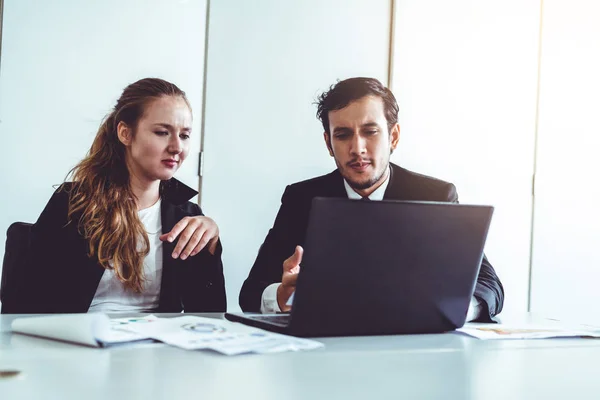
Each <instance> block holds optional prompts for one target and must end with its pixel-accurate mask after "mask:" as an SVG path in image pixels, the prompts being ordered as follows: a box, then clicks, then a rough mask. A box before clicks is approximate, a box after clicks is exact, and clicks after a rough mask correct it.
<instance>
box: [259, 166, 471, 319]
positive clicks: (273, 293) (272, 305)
mask: <svg viewBox="0 0 600 400" xmlns="http://www.w3.org/2000/svg"><path fill="white" fill-rule="evenodd" d="M389 183H390V174H388V176H387V178H386V179H385V181H384V182H383V183H382V184H381V186H379V187H378V188H377V189H375V190H374V191H373V193H371V194H370V195H369V196H368V197H369V200H375V201H380V200H383V195H384V194H385V190H386V189H387V187H388V184H389ZM344 188H345V189H346V194H347V195H348V198H349V199H351V200H359V199H361V198H362V196H361V195H360V194H358V193H356V192H355V191H354V189H352V186H350V185H349V184H348V182H346V180H345V179H344ZM282 273H283V271H282ZM279 285H281V283H280V282H276V283H272V284H270V285H269V286H267V287H266V288H265V290H264V291H263V293H262V299H261V300H262V301H261V303H260V311H261V312H262V313H275V312H280V311H281V308H279V304H278V303H277V288H278V287H279ZM480 313H481V303H480V302H479V300H478V299H476V298H475V296H473V297H472V298H471V302H470V303H469V311H468V312H467V321H472V320H474V319H476V318H477V317H479V314H480Z"/></svg>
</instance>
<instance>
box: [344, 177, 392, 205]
mask: <svg viewBox="0 0 600 400" xmlns="http://www.w3.org/2000/svg"><path fill="white" fill-rule="evenodd" d="M390 175H391V173H388V176H387V178H385V181H383V183H382V184H381V185H380V186H379V187H378V188H377V189H375V191H374V192H373V193H371V194H370V195H369V196H368V197H369V200H375V201H379V200H383V195H384V194H385V190H386V189H387V187H388V184H389V183H390ZM344 188H345V189H346V194H347V195H348V198H349V199H351V200H360V199H362V196H361V195H360V194H358V193H356V192H355V191H354V189H352V187H351V186H350V185H349V184H348V182H346V180H345V179H344Z"/></svg>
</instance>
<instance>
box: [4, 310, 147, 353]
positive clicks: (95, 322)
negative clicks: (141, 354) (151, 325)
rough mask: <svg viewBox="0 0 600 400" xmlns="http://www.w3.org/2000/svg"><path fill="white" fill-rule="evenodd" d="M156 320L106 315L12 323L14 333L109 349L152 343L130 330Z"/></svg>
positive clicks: (25, 320) (63, 317)
mask: <svg viewBox="0 0 600 400" xmlns="http://www.w3.org/2000/svg"><path fill="white" fill-rule="evenodd" d="M156 319H157V318H156V317H154V316H149V317H145V318H122V319H116V320H111V319H110V318H108V316H106V315H105V314H94V313H92V314H66V315H59V314H57V315H48V316H43V317H25V318H17V319H15V320H14V321H13V322H12V331H13V332H18V333H25V334H28V335H34V336H42V337H47V338H51V339H58V340H63V341H66V342H73V343H79V344H84V345H87V346H93V347H106V346H111V345H116V344H122V343H128V342H135V341H142V340H149V338H148V337H147V336H143V335H140V334H139V333H136V332H133V331H131V330H127V329H126V327H127V326H129V325H131V324H133V323H137V322H138V321H145V322H149V321H152V320H156Z"/></svg>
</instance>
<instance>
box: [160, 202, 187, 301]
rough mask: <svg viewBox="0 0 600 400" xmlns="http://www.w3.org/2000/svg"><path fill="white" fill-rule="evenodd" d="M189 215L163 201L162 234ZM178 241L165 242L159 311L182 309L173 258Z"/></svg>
mask: <svg viewBox="0 0 600 400" xmlns="http://www.w3.org/2000/svg"><path fill="white" fill-rule="evenodd" d="M186 215H187V214H186V213H185V212H184V211H183V210H182V209H181V208H180V207H178V206H176V205H175V204H173V203H171V202H169V201H167V200H163V201H162V204H161V218H160V219H161V224H162V233H167V232H170V231H171V229H173V227H174V226H175V224H176V223H177V222H179V221H180V220H181V219H182V218H183V217H185V216H186ZM176 244H177V239H175V240H174V241H173V242H172V243H169V242H163V251H162V252H163V272H162V282H161V286H160V301H159V310H176V309H181V299H180V298H179V295H178V293H180V291H179V290H178V285H179V283H178V282H177V260H175V259H173V257H171V254H172V253H173V250H174V249H175V245H176Z"/></svg>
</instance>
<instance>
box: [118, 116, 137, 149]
mask: <svg viewBox="0 0 600 400" xmlns="http://www.w3.org/2000/svg"><path fill="white" fill-rule="evenodd" d="M117 136H118V137H119V141H120V142H121V143H123V144H124V145H125V146H129V145H130V144H131V138H132V137H133V135H132V132H131V128H129V126H127V124H126V123H125V122H123V121H120V122H119V124H118V125H117Z"/></svg>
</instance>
